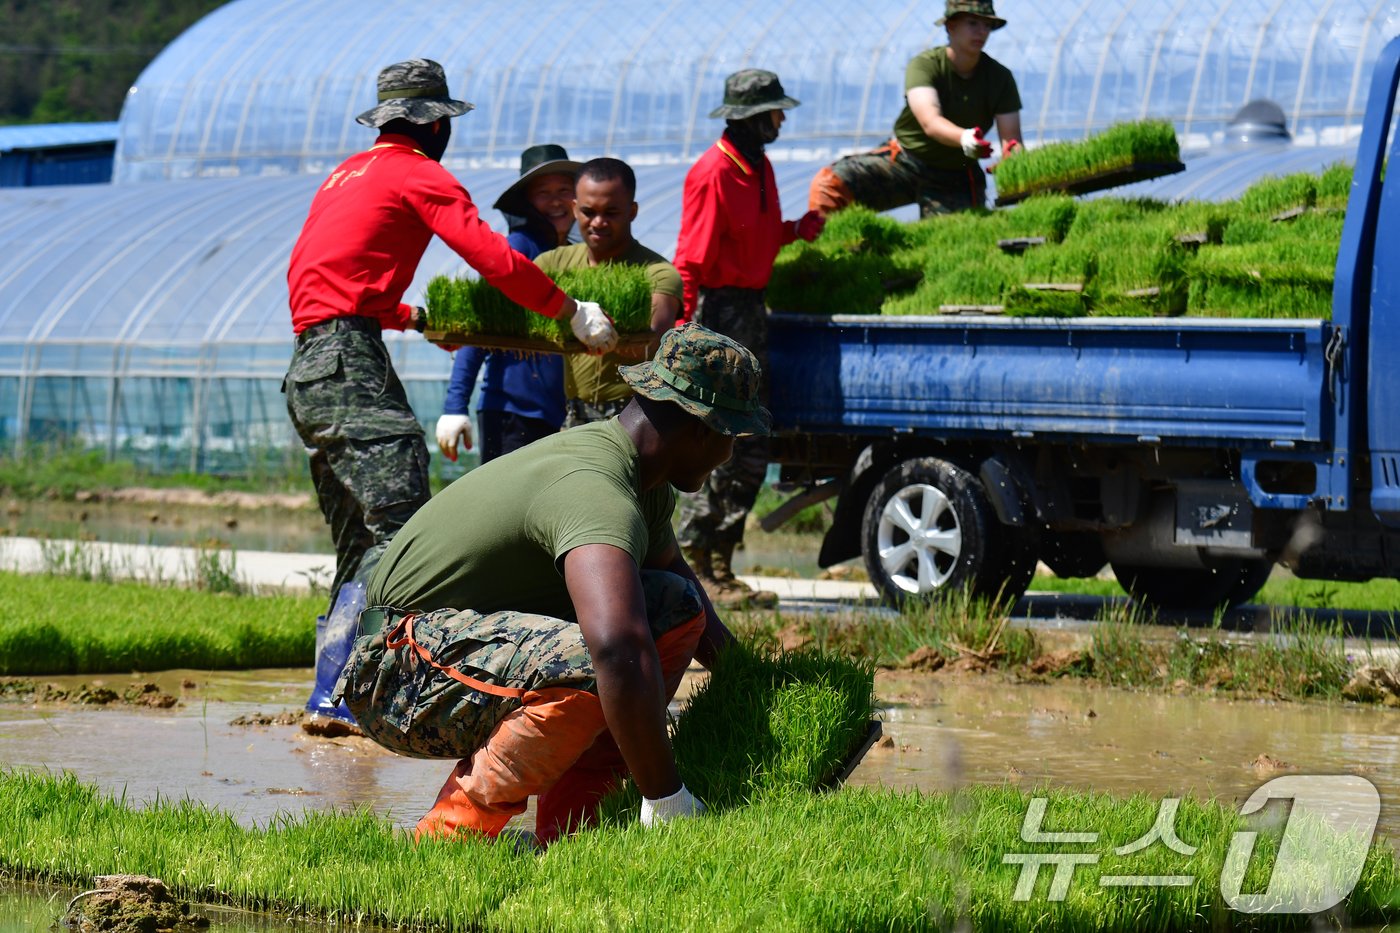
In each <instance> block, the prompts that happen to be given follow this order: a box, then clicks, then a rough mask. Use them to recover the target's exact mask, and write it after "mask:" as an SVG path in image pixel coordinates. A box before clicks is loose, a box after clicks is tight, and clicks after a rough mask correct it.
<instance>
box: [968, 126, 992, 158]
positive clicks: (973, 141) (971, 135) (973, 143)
mask: <svg viewBox="0 0 1400 933" xmlns="http://www.w3.org/2000/svg"><path fill="white" fill-rule="evenodd" d="M962 151H963V155H965V156H967V157H968V158H969V159H988V158H991V155H992V144H991V143H989V142H987V141H986V140H985V139H983V138H982V128H981V127H980V126H973V127H969V128H968V129H965V130H963V131H962Z"/></svg>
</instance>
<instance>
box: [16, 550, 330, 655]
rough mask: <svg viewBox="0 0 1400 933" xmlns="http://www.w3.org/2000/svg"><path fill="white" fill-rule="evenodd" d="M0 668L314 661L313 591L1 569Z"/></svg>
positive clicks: (316, 602)
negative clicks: (201, 587) (231, 589)
mask: <svg viewBox="0 0 1400 933" xmlns="http://www.w3.org/2000/svg"><path fill="white" fill-rule="evenodd" d="M0 603H3V604H4V605H6V606H10V607H14V608H15V609H16V610H17V611H14V612H10V613H7V614H6V616H5V618H3V619H0V674H6V675H11V676H15V675H45V674H104V673H126V672H130V671H160V670H170V669H172V668H199V669H203V670H245V669H251V668H259V667H304V666H309V665H311V664H313V663H314V662H315V648H316V644H315V643H316V614H317V613H318V612H320V611H322V610H323V609H324V608H325V602H324V600H322V599H320V598H319V597H314V596H295V597H294V596H256V597H254V596H236V595H231V594H228V593H212V592H199V591H192V590H186V589H176V588H173V587H160V586H148V585H146V584H141V583H107V582H95V581H84V580H77V579H66V578H62V577H49V576H25V575H21V574H14V573H0Z"/></svg>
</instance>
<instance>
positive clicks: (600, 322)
mask: <svg viewBox="0 0 1400 933" xmlns="http://www.w3.org/2000/svg"><path fill="white" fill-rule="evenodd" d="M576 304H578V310H577V311H575V312H574V316H573V319H572V320H570V321H569V326H570V327H572V328H573V329H574V336H575V337H577V338H578V339H579V343H581V344H583V345H584V346H585V347H587V348H588V349H590V350H596V351H598V352H600V353H608V352H610V351H611V350H612V349H613V348H614V347H616V346H617V330H616V329H614V327H613V324H612V321H610V320H608V316H607V315H606V314H604V313H603V308H602V306H601V305H599V304H598V303H597V302H595V301H580V302H576Z"/></svg>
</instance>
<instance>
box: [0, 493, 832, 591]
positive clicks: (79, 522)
mask: <svg viewBox="0 0 1400 933" xmlns="http://www.w3.org/2000/svg"><path fill="white" fill-rule="evenodd" d="M0 505H3V511H0V529H2V530H3V531H4V533H6V534H9V535H11V536H23V537H28V538H55V539H66V540H90V541H91V540H95V541H110V542H114V543H117V544H154V545H160V546H183V547H189V546H201V547H212V546H218V547H225V548H232V549H234V550H235V551H291V552H295V553H303V554H323V553H330V551H331V539H330V532H329V531H328V530H327V528H326V524H325V522H324V521H323V520H322V518H321V513H320V512H318V511H316V509H315V508H314V507H312V508H305V509H274V508H265V509H236V508H215V507H209V506H189V505H169V504H137V503H130V502H85V503H74V502H50V501H42V500H41V501H14V500H11V501H6V502H4V503H3V504H0ZM820 548H821V538H820V537H818V536H817V535H813V534H794V533H792V532H789V531H783V530H782V529H779V530H778V531H775V532H773V533H771V534H770V533H767V532H764V531H762V530H759V529H753V530H751V531H750V532H749V533H748V534H747V535H746V540H745V543H744V547H743V549H742V550H740V551H739V552H738V553H737V554H736V555H735V557H734V561H735V569H736V570H738V571H739V572H740V573H750V572H753V570H754V568H758V569H760V570H764V571H778V572H784V573H793V574H796V575H798V576H802V577H815V576H816V575H817V574H818V572H819V571H820V568H819V567H818V566H817V552H818V551H819V550H820Z"/></svg>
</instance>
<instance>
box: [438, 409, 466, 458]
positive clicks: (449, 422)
mask: <svg viewBox="0 0 1400 933" xmlns="http://www.w3.org/2000/svg"><path fill="white" fill-rule="evenodd" d="M459 440H460V441H461V442H462V445H463V446H464V447H466V448H467V450H471V449H472V421H471V419H470V418H468V417H467V416H466V415H443V416H442V417H441V418H439V419H438V422H437V442H438V450H440V451H442V454H443V456H444V457H446V458H447V459H448V460H451V461H453V462H456V460H457V442H458V441H459Z"/></svg>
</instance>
